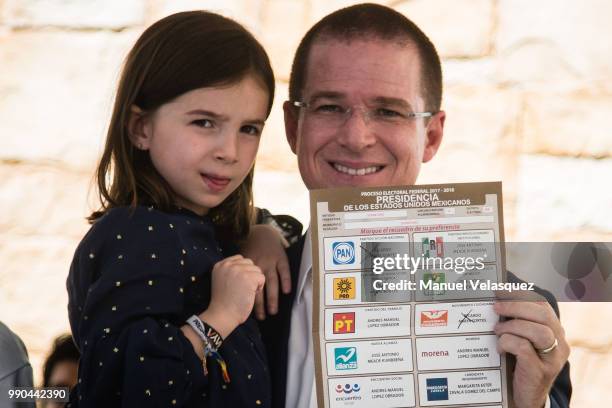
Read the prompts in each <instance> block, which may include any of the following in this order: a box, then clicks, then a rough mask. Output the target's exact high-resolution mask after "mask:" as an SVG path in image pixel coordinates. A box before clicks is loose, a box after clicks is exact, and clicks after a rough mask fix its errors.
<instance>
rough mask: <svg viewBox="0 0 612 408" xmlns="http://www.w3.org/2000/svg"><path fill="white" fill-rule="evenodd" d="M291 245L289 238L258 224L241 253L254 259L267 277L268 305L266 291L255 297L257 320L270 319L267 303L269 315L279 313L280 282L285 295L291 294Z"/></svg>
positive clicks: (271, 228) (252, 228)
mask: <svg viewBox="0 0 612 408" xmlns="http://www.w3.org/2000/svg"><path fill="white" fill-rule="evenodd" d="M288 246H289V244H288V243H287V241H286V240H285V238H284V237H283V236H282V235H281V234H280V233H279V232H278V231H277V230H276V229H274V227H272V226H270V225H254V226H252V227H251V232H250V233H249V237H248V239H247V242H246V243H245V244H244V245H243V246H242V249H241V251H240V252H241V253H242V255H244V256H245V257H246V258H250V259H252V260H253V262H254V263H255V265H257V266H259V267H260V268H261V270H262V271H263V274H264V276H265V277H266V285H265V292H266V297H267V298H266V301H265V302H264V295H263V291H260V292H259V293H257V295H256V297H255V317H257V318H258V319H259V320H264V319H265V318H266V307H265V305H264V304H267V306H268V313H269V314H271V315H273V314H276V313H277V312H278V298H279V281H280V290H282V291H283V293H285V294H287V293H289V292H291V271H290V269H289V261H288V259H287V254H286V253H285V248H287V247H288Z"/></svg>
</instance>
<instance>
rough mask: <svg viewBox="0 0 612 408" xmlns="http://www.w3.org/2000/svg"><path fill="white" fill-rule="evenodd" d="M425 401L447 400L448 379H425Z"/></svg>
mask: <svg viewBox="0 0 612 408" xmlns="http://www.w3.org/2000/svg"><path fill="white" fill-rule="evenodd" d="M426 381H427V382H426V385H427V401H447V400H448V379H447V378H427V380H426Z"/></svg>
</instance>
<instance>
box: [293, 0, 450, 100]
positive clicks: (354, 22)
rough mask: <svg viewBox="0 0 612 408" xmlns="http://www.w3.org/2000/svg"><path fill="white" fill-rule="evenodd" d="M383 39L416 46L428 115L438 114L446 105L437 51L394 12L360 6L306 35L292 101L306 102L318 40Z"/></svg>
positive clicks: (325, 20)
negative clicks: (308, 70) (311, 58)
mask: <svg viewBox="0 0 612 408" xmlns="http://www.w3.org/2000/svg"><path fill="white" fill-rule="evenodd" d="M325 39H338V40H343V41H351V40H358V39H366V40H367V39H380V40H388V41H395V42H397V43H398V44H400V45H408V44H412V45H414V46H416V48H417V50H418V54H419V59H420V72H421V78H420V82H421V94H422V96H423V98H424V100H425V108H426V109H427V110H428V111H433V112H437V111H439V110H440V105H441V103H442V68H441V66H440V57H439V56H438V53H437V52H436V48H435V47H434V45H433V44H432V42H431V41H430V40H429V38H427V36H426V35H425V33H423V31H421V29H420V28H419V27H417V26H416V24H414V23H413V22H412V21H410V20H409V19H408V18H406V17H405V16H404V15H402V14H401V13H398V12H397V11H395V10H393V9H392V8H389V7H386V6H381V5H378V4H371V3H365V4H357V5H354V6H351V7H346V8H343V9H340V10H337V11H335V12H333V13H331V14H329V15H327V16H325V17H324V18H323V19H321V20H320V21H319V22H318V23H316V24H315V25H314V26H312V28H311V29H310V30H309V31H308V32H307V33H306V35H305V36H304V38H302V41H301V42H300V45H299V47H298V49H297V51H296V53H295V57H294V59H293V65H292V67H291V76H290V78H289V99H291V100H292V101H297V100H301V99H302V91H303V88H304V84H305V82H306V67H307V65H308V58H309V54H310V49H311V48H312V45H313V43H315V41H318V40H325Z"/></svg>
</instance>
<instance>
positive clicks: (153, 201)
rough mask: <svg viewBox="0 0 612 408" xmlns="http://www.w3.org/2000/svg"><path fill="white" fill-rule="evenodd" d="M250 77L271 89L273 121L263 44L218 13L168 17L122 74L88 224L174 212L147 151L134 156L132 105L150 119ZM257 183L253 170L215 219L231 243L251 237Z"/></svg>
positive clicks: (170, 196)
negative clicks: (127, 213)
mask: <svg viewBox="0 0 612 408" xmlns="http://www.w3.org/2000/svg"><path fill="white" fill-rule="evenodd" d="M247 75H254V76H255V77H256V78H258V79H259V80H261V82H262V83H263V84H264V85H265V87H266V89H267V90H268V95H269V103H268V111H267V115H269V114H270V110H271V109H272V101H273V100H274V74H273V73H272V68H271V66H270V61H269V59H268V56H267V54H266V52H265V50H264V49H263V47H262V46H261V44H259V42H257V40H256V39H255V38H254V37H253V36H252V35H251V34H250V33H249V32H248V31H247V30H246V29H245V28H244V27H242V26H241V25H240V24H238V23H237V22H235V21H233V20H230V19H228V18H225V17H222V16H220V15H218V14H214V13H209V12H206V11H189V12H182V13H176V14H173V15H171V16H168V17H166V18H164V19H162V20H160V21H158V22H156V23H155V24H153V25H152V26H151V27H149V28H148V29H147V30H145V32H144V33H143V34H142V35H141V36H140V38H139V39H138V41H136V44H135V45H134V47H133V48H132V50H131V51H130V53H129V54H128V56H127V58H126V61H125V64H124V67H123V72H122V74H121V79H120V81H119V86H118V89H117V96H116V98H115V103H114V107H113V113H112V117H111V121H110V125H109V127H108V133H107V137H106V145H105V147H104V153H103V154H102V158H101V159H100V163H99V165H98V169H97V173H96V176H97V186H98V190H99V198H100V202H101V208H100V209H99V210H98V211H95V212H93V213H92V214H91V215H90V216H89V217H88V220H89V222H91V223H93V222H94V221H95V220H97V219H98V218H100V217H101V216H102V215H104V214H105V213H106V212H107V211H108V210H110V209H111V208H114V207H118V206H132V207H135V206H137V205H153V206H155V207H156V208H159V209H161V210H169V209H170V208H171V207H172V206H173V203H174V199H173V196H174V194H173V192H172V190H171V188H170V186H169V185H168V183H167V182H166V181H165V180H164V179H163V178H162V177H161V176H160V175H159V173H158V172H157V170H156V169H155V167H153V164H152V162H151V159H150V156H149V152H148V151H142V150H139V149H136V148H135V147H134V145H133V144H132V142H131V141H130V139H129V131H128V121H129V118H130V114H131V107H132V106H133V105H135V106H137V107H139V108H140V109H142V110H143V111H144V112H145V113H150V112H153V111H154V110H155V109H157V108H159V107H160V106H161V105H163V104H165V103H167V102H170V101H171V100H173V99H174V98H176V97H178V96H180V95H182V94H184V93H186V92H189V91H191V90H194V89H198V88H203V87H209V86H216V85H223V84H232V83H235V82H238V81H240V80H241V79H243V78H244V77H245V76H247ZM237 109H238V107H237ZM252 181H253V169H251V171H250V172H249V174H248V175H247V176H246V178H245V179H244V181H243V182H242V184H241V185H240V186H239V187H238V188H237V189H236V190H235V191H233V192H232V193H231V194H230V195H229V197H227V198H226V199H225V200H224V201H223V202H222V203H221V204H220V205H219V206H217V207H215V208H213V209H211V210H210V212H209V215H210V216H211V217H212V219H213V221H214V223H215V225H216V226H217V229H218V230H219V231H220V233H221V234H222V235H223V236H224V237H225V238H228V237H233V238H235V239H236V238H237V239H240V238H244V237H245V236H246V235H247V234H248V231H249V225H250V223H251V220H252V212H253V199H252V198H253V193H252ZM223 236H222V237H221V238H224V237H223Z"/></svg>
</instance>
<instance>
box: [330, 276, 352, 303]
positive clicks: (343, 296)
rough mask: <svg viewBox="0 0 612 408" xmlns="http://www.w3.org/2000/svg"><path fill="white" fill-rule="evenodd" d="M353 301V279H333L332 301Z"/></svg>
mask: <svg viewBox="0 0 612 408" xmlns="http://www.w3.org/2000/svg"><path fill="white" fill-rule="evenodd" d="M347 299H355V277H353V276H349V277H346V278H334V300H347Z"/></svg>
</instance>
